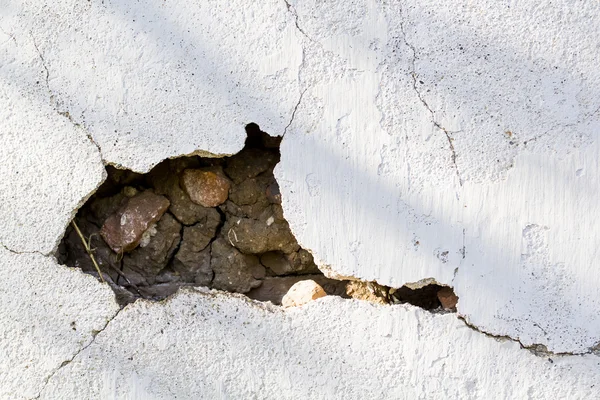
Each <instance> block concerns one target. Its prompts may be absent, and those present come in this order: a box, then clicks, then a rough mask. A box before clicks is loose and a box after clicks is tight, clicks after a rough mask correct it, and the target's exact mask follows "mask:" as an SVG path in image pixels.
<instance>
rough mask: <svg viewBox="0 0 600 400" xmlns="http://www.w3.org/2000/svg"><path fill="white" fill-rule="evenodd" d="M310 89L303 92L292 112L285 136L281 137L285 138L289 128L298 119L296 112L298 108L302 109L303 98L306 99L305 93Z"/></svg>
mask: <svg viewBox="0 0 600 400" xmlns="http://www.w3.org/2000/svg"><path fill="white" fill-rule="evenodd" d="M307 90H308V89H304V90H303V91H302V93H300V98H299V99H298V102H297V103H296V106H295V107H294V110H293V111H292V116H291V118H290V122H288V124H287V125H286V126H285V129H284V130H283V134H282V135H281V137H282V138H283V137H285V134H286V133H287V130H288V128H289V127H290V126H291V125H292V123H293V122H294V118H295V117H296V111H298V107H300V103H301V102H302V97H304V93H306V91H307Z"/></svg>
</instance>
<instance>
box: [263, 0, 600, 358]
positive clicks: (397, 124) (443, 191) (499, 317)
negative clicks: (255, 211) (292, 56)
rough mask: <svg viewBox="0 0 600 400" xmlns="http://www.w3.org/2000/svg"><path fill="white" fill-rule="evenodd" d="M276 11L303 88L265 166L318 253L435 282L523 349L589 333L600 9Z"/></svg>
mask: <svg viewBox="0 0 600 400" xmlns="http://www.w3.org/2000/svg"><path fill="white" fill-rule="evenodd" d="M290 5H291V6H292V8H293V11H294V12H295V13H296V14H297V16H298V20H297V21H298V25H299V27H300V28H301V30H302V32H303V34H304V35H303V36H304V39H305V40H304V49H305V51H304V53H305V59H304V65H303V69H302V74H301V75H300V80H301V90H302V93H303V96H302V100H301V102H300V104H299V106H298V108H297V110H296V112H295V114H294V118H293V122H292V124H291V125H290V126H289V128H288V129H287V133H286V136H285V138H284V140H283V143H282V149H281V152H282V157H281V160H282V161H281V163H280V164H279V165H278V167H277V168H276V170H275V174H276V176H277V179H278V182H279V186H280V189H281V193H282V199H283V208H284V211H285V213H286V219H287V220H288V222H289V223H290V225H291V227H292V231H293V232H294V234H295V235H296V238H297V239H298V242H299V243H300V245H301V246H302V247H303V248H305V249H308V250H310V251H311V252H312V253H313V255H314V256H315V260H316V262H317V264H318V265H325V266H328V267H329V269H331V270H333V271H334V272H335V273H337V274H339V275H342V276H355V277H358V278H361V279H365V280H377V282H379V283H381V284H384V285H388V286H392V287H399V286H401V285H403V284H405V283H407V282H416V281H419V280H422V279H424V278H434V279H435V280H436V281H437V282H439V283H441V284H446V285H450V286H453V287H454V288H455V289H456V293H457V295H458V296H459V297H460V299H461V301H460V303H459V305H458V312H459V313H460V314H462V315H464V316H465V318H467V319H468V321H469V322H470V323H471V324H474V325H476V326H478V327H479V328H480V329H482V330H484V331H486V332H490V333H493V334H497V335H508V336H510V337H513V338H516V339H519V340H521V341H522V342H523V343H524V344H526V345H532V344H535V343H539V344H544V345H546V346H548V348H549V349H551V350H553V351H566V352H587V351H589V349H590V348H591V347H592V346H595V345H596V344H597V343H598V342H600V334H599V332H600V315H599V314H598V313H596V311H595V310H597V309H598V308H600V297H598V296H597V294H596V292H597V289H596V288H597V287H599V285H600V274H598V273H596V272H595V267H594V266H598V265H600V258H599V257H600V253H599V252H597V251H596V250H595V248H596V247H597V245H598V243H600V230H599V229H598V226H599V225H598V224H596V223H595V217H594V216H597V215H600V203H599V202H598V201H597V196H596V194H597V193H598V189H599V188H600V187H599V186H598V185H599V182H600V179H599V178H600V177H599V173H600V168H599V167H598V159H600V151H599V150H600V140H599V139H598V137H599V135H598V133H599V132H600V84H599V83H600V70H599V69H598V68H596V64H597V60H596V58H597V53H598V46H597V41H596V40H595V39H592V38H596V37H598V36H599V35H600V17H599V15H600V6H599V5H598V4H597V3H592V2H586V3H585V4H581V5H574V4H571V3H569V2H567V1H559V2H542V3H539V2H537V3H531V2H526V3H518V4H517V3H510V4H509V3H506V2H484V3H478V4H473V3H472V2H469V1H458V2H451V3H447V4H440V3H439V2H438V1H433V0H432V1H408V0H407V1H402V2H399V1H391V2H386V3H385V4H382V3H381V2H374V1H366V0H365V1H358V2H353V3H352V4H348V3H347V2H342V1H336V2H327V3H323V2H319V1H316V0H315V1H290ZM314 221H318V223H314ZM324 227H327V228H326V229H324ZM532 229H533V230H537V231H538V233H535V234H533V232H531V230H532Z"/></svg>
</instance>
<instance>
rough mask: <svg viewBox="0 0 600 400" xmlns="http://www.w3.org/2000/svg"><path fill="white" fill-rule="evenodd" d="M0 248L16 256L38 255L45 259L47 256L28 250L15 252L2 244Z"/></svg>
mask: <svg viewBox="0 0 600 400" xmlns="http://www.w3.org/2000/svg"><path fill="white" fill-rule="evenodd" d="M0 247H2V248H3V249H4V250H6V251H8V252H11V253H13V254H18V255H25V254H38V255H40V256H44V257H46V256H47V255H46V254H44V253H42V252H41V251H37V250H30V251H17V250H13V249H11V248H10V247H8V246H6V245H5V244H4V243H0Z"/></svg>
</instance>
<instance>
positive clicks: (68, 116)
mask: <svg viewBox="0 0 600 400" xmlns="http://www.w3.org/2000/svg"><path fill="white" fill-rule="evenodd" d="M29 35H30V36H31V40H32V42H33V47H35V50H36V51H37V53H38V57H39V58H40V60H41V61H42V66H43V67H44V70H45V71H46V76H45V81H46V88H47V90H48V93H49V95H50V106H51V107H52V108H53V109H54V110H55V111H56V113H57V114H59V115H61V116H63V117H65V118H66V119H68V120H69V122H71V124H73V125H74V126H75V127H77V128H80V129H81V130H83V132H85V134H86V136H87V137H88V139H89V140H90V142H92V143H93V144H94V146H96V148H97V149H98V153H100V158H102V160H103V161H104V158H103V157H102V149H101V148H100V145H98V143H96V141H95V140H94V138H92V135H91V134H90V132H89V131H88V130H87V129H86V128H85V127H84V126H83V125H81V124H80V123H78V122H76V121H75V120H74V119H73V117H72V116H71V114H70V113H69V111H59V110H58V105H57V102H56V99H55V97H54V94H53V93H52V90H51V89H50V70H49V69H48V66H47V64H46V60H45V59H44V55H43V54H42V52H41V50H40V48H39V47H38V45H37V42H36V40H35V37H34V36H33V34H32V33H31V32H29Z"/></svg>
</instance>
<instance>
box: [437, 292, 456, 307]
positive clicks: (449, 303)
mask: <svg viewBox="0 0 600 400" xmlns="http://www.w3.org/2000/svg"><path fill="white" fill-rule="evenodd" d="M437 298H438V299H439V300H440V303H442V307H443V308H444V309H445V310H453V309H455V308H456V304H458V296H457V295H456V294H454V290H452V288H449V287H443V288H441V289H440V290H439V291H438V292H437Z"/></svg>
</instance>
